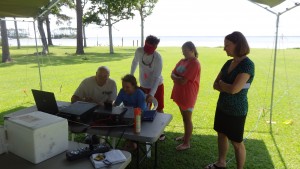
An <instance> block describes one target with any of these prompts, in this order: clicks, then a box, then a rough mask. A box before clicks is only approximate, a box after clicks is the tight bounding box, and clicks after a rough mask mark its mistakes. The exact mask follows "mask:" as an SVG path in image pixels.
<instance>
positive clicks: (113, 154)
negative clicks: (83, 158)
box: [90, 150, 126, 169]
mask: <svg viewBox="0 0 300 169" xmlns="http://www.w3.org/2000/svg"><path fill="white" fill-rule="evenodd" d="M97 155H98V154H93V155H91V157H90V159H91V162H92V164H93V165H94V167H95V168H96V169H98V168H102V167H106V166H110V165H113V164H117V163H121V162H124V161H126V157H125V156H124V154H123V153H122V152H121V151H120V150H110V151H108V152H106V153H104V156H105V159H103V160H101V161H97V160H94V159H95V158H96V157H97Z"/></svg>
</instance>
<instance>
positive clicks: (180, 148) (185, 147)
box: [176, 144, 191, 151]
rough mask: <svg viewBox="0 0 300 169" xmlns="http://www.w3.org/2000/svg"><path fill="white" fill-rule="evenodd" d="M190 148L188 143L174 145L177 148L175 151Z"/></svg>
mask: <svg viewBox="0 0 300 169" xmlns="http://www.w3.org/2000/svg"><path fill="white" fill-rule="evenodd" d="M190 148H191V146H190V145H188V146H185V145H183V144H179V145H178V146H177V147H176V150H177V151H184V150H187V149H190Z"/></svg>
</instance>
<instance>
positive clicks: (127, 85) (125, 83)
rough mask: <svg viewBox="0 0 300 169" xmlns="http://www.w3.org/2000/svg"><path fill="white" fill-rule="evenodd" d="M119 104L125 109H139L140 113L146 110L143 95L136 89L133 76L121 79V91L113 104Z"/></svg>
mask: <svg viewBox="0 0 300 169" xmlns="http://www.w3.org/2000/svg"><path fill="white" fill-rule="evenodd" d="M121 103H123V104H124V106H127V107H134V108H140V109H141V110H142V111H143V110H146V109H147V105H146V97H145V94H144V92H143V91H142V90H141V89H139V88H138V86H137V81H136V78H135V77H134V76H133V75H130V74H128V75H126V76H124V77H123V78H122V89H121V90H120V91H119V94H118V96H117V99H116V100H115V103H114V104H115V105H116V106H119V105H120V104H121Z"/></svg>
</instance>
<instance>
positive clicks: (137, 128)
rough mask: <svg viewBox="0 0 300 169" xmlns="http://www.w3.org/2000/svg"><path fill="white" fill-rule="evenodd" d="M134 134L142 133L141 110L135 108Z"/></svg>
mask: <svg viewBox="0 0 300 169" xmlns="http://www.w3.org/2000/svg"><path fill="white" fill-rule="evenodd" d="M134 132H135V133H140V132H141V109H140V108H134Z"/></svg>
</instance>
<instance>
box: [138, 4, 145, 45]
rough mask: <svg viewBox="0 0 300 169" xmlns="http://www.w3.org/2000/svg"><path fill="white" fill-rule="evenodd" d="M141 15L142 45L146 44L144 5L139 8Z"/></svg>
mask: <svg viewBox="0 0 300 169" xmlns="http://www.w3.org/2000/svg"><path fill="white" fill-rule="evenodd" d="M139 12H140V16H141V47H143V46H144V16H143V6H141V9H140V10H139Z"/></svg>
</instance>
